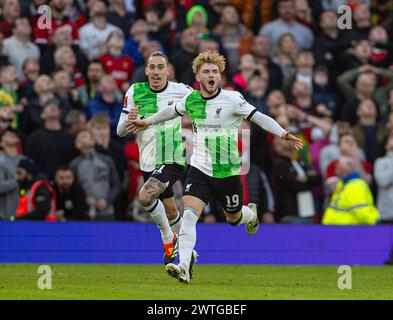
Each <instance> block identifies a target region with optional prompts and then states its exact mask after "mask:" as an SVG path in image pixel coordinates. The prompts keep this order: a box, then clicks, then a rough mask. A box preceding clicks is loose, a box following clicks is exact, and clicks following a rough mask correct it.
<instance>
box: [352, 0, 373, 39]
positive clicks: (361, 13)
mask: <svg viewBox="0 0 393 320" xmlns="http://www.w3.org/2000/svg"><path fill="white" fill-rule="evenodd" d="M353 20H354V23H355V28H354V29H353V30H351V32H350V33H352V34H353V35H352V39H355V40H358V39H365V38H367V37H368V34H369V32H370V29H371V12H370V8H369V7H368V6H367V5H366V4H364V3H361V4H359V5H357V6H356V7H355V8H354V10H353Z"/></svg>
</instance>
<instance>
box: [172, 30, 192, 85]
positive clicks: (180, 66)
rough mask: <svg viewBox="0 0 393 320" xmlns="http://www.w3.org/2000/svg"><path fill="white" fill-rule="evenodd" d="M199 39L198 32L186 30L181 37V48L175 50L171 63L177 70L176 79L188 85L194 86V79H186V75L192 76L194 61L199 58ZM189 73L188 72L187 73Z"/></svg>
mask: <svg viewBox="0 0 393 320" xmlns="http://www.w3.org/2000/svg"><path fill="white" fill-rule="evenodd" d="M198 49H199V39H198V34H197V31H196V30H195V29H193V28H187V29H185V30H184V31H183V32H182V33H181V36H180V48H178V49H176V50H174V53H173V54H172V56H171V59H170V61H171V62H172V64H173V66H174V68H175V74H176V79H177V80H178V81H180V82H183V83H185V84H188V85H192V83H193V82H194V79H193V78H192V79H191V78H190V79H184V76H183V75H184V74H185V73H186V74H190V72H189V70H192V61H193V60H194V59H195V57H196V56H197V53H198ZM187 71H188V72H187Z"/></svg>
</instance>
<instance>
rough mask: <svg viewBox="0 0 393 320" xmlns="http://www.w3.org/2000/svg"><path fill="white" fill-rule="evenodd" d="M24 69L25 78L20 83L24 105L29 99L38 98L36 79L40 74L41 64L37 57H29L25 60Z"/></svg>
mask: <svg viewBox="0 0 393 320" xmlns="http://www.w3.org/2000/svg"><path fill="white" fill-rule="evenodd" d="M22 70H23V74H24V78H25V80H24V81H22V82H21V83H20V86H19V93H20V98H21V100H22V101H23V102H22V103H23V105H27V104H28V101H30V100H32V99H34V98H36V92H35V91H34V81H36V80H37V78H38V76H39V74H40V64H39V62H38V60H37V59H34V58H27V59H26V60H25V62H23V65H22Z"/></svg>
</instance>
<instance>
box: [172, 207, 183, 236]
mask: <svg viewBox="0 0 393 320" xmlns="http://www.w3.org/2000/svg"><path fill="white" fill-rule="evenodd" d="M182 220H183V219H182V216H181V214H180V212H178V211H177V216H176V218H175V219H173V220H169V225H170V226H171V229H172V231H175V232H176V233H177V234H180V227H181V224H182Z"/></svg>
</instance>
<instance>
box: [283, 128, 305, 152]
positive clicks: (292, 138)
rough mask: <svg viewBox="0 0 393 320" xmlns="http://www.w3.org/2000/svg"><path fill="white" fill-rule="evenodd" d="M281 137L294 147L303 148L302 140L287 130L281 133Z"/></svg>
mask: <svg viewBox="0 0 393 320" xmlns="http://www.w3.org/2000/svg"><path fill="white" fill-rule="evenodd" d="M283 139H284V140H285V141H287V142H288V143H290V144H292V145H293V146H294V147H295V148H296V150H301V149H303V141H302V140H301V139H299V138H298V137H296V136H294V135H293V134H291V133H290V132H289V131H286V132H285V133H284V134H283Z"/></svg>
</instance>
